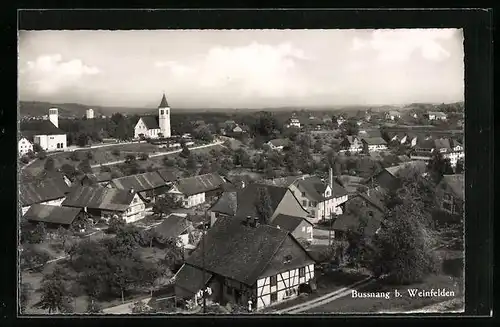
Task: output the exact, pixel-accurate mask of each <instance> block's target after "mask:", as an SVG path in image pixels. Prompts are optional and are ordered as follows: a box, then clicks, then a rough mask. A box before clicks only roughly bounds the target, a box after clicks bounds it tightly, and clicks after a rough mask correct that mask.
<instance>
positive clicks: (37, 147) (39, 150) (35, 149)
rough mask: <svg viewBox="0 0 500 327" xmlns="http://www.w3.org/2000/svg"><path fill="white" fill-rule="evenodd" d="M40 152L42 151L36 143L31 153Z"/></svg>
mask: <svg viewBox="0 0 500 327" xmlns="http://www.w3.org/2000/svg"><path fill="white" fill-rule="evenodd" d="M42 151H43V149H42V147H41V146H40V144H38V143H34V144H33V152H35V153H38V152H42Z"/></svg>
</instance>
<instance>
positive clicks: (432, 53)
mask: <svg viewBox="0 0 500 327" xmlns="http://www.w3.org/2000/svg"><path fill="white" fill-rule="evenodd" d="M455 31H456V30H454V29H400V30H376V31H374V32H373V33H372V36H371V39H370V40H369V41H363V40H360V39H358V38H354V39H353V41H352V47H351V50H352V51H359V50H361V49H365V48H366V47H370V48H371V49H373V50H375V51H377V52H378V57H377V59H378V60H379V61H383V62H404V61H407V60H408V59H409V58H410V56H411V55H412V53H413V52H414V51H420V54H421V55H422V57H423V58H425V59H427V60H431V61H442V60H445V59H447V58H449V57H450V53H449V52H448V51H446V49H444V48H443V46H442V45H441V44H440V42H439V41H442V40H447V39H450V38H452V37H453V35H454V33H455Z"/></svg>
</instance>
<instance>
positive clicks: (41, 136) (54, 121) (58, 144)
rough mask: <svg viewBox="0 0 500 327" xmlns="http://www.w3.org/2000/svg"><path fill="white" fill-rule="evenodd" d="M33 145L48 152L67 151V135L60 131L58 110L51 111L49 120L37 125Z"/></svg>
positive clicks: (52, 109) (51, 109)
mask: <svg viewBox="0 0 500 327" xmlns="http://www.w3.org/2000/svg"><path fill="white" fill-rule="evenodd" d="M33 134H34V135H33V143H34V144H38V145H40V147H41V148H42V149H43V150H45V151H47V152H50V151H65V150H66V149H67V138H66V133H65V132H64V131H63V130H61V129H59V117H58V109H57V108H50V109H49V120H44V121H42V122H41V123H40V124H37V126H36V128H35V130H34V131H33Z"/></svg>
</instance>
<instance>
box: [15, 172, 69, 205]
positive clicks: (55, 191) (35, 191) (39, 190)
mask: <svg viewBox="0 0 500 327" xmlns="http://www.w3.org/2000/svg"><path fill="white" fill-rule="evenodd" d="M69 190H70V188H69V186H68V184H66V182H65V181H64V177H63V176H62V175H60V176H59V177H53V178H47V179H39V180H36V181H29V182H23V183H19V202H20V203H21V205H22V206H29V205H32V204H35V203H41V202H46V201H50V200H55V199H60V198H63V197H64V196H65V194H66V193H67V192H69Z"/></svg>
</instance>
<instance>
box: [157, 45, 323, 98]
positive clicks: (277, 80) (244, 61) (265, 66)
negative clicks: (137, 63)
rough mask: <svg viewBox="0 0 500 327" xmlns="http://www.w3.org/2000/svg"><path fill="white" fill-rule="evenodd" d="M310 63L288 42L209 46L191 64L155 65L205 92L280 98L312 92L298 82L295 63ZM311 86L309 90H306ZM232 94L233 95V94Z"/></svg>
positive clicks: (304, 54) (307, 84) (168, 62)
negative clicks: (205, 51) (226, 92)
mask: <svg viewBox="0 0 500 327" xmlns="http://www.w3.org/2000/svg"><path fill="white" fill-rule="evenodd" d="M310 60H313V59H312V58H311V57H310V56H308V55H306V53H305V52H304V51H303V50H302V49H298V48H296V47H294V46H293V45H291V44H290V43H283V44H279V45H276V46H272V45H266V44H259V43H255V42H254V43H251V44H249V45H247V46H243V47H220V46H217V47H213V48H211V49H210V50H209V51H208V52H207V53H206V55H204V56H203V57H202V58H201V59H198V60H191V62H189V63H187V62H182V63H181V62H176V61H165V62H156V63H155V67H164V68H168V69H169V70H170V72H171V73H172V74H174V75H176V77H179V76H182V77H183V78H184V82H187V83H190V84H191V85H197V86H198V87H200V88H202V89H204V90H206V91H207V92H208V91H210V90H214V91H217V92H221V90H222V89H226V90H227V91H228V92H231V91H235V88H237V90H236V91H237V92H239V94H241V95H243V96H262V97H280V96H287V95H294V96H296V95H298V96H300V95H305V94H310V92H311V91H313V92H314V85H312V84H311V83H310V81H305V80H301V79H298V78H297V76H298V74H297V68H298V65H299V62H301V61H310ZM311 86H312V87H313V88H312V90H311V89H308V88H309V87H311ZM233 94H234V92H233Z"/></svg>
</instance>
